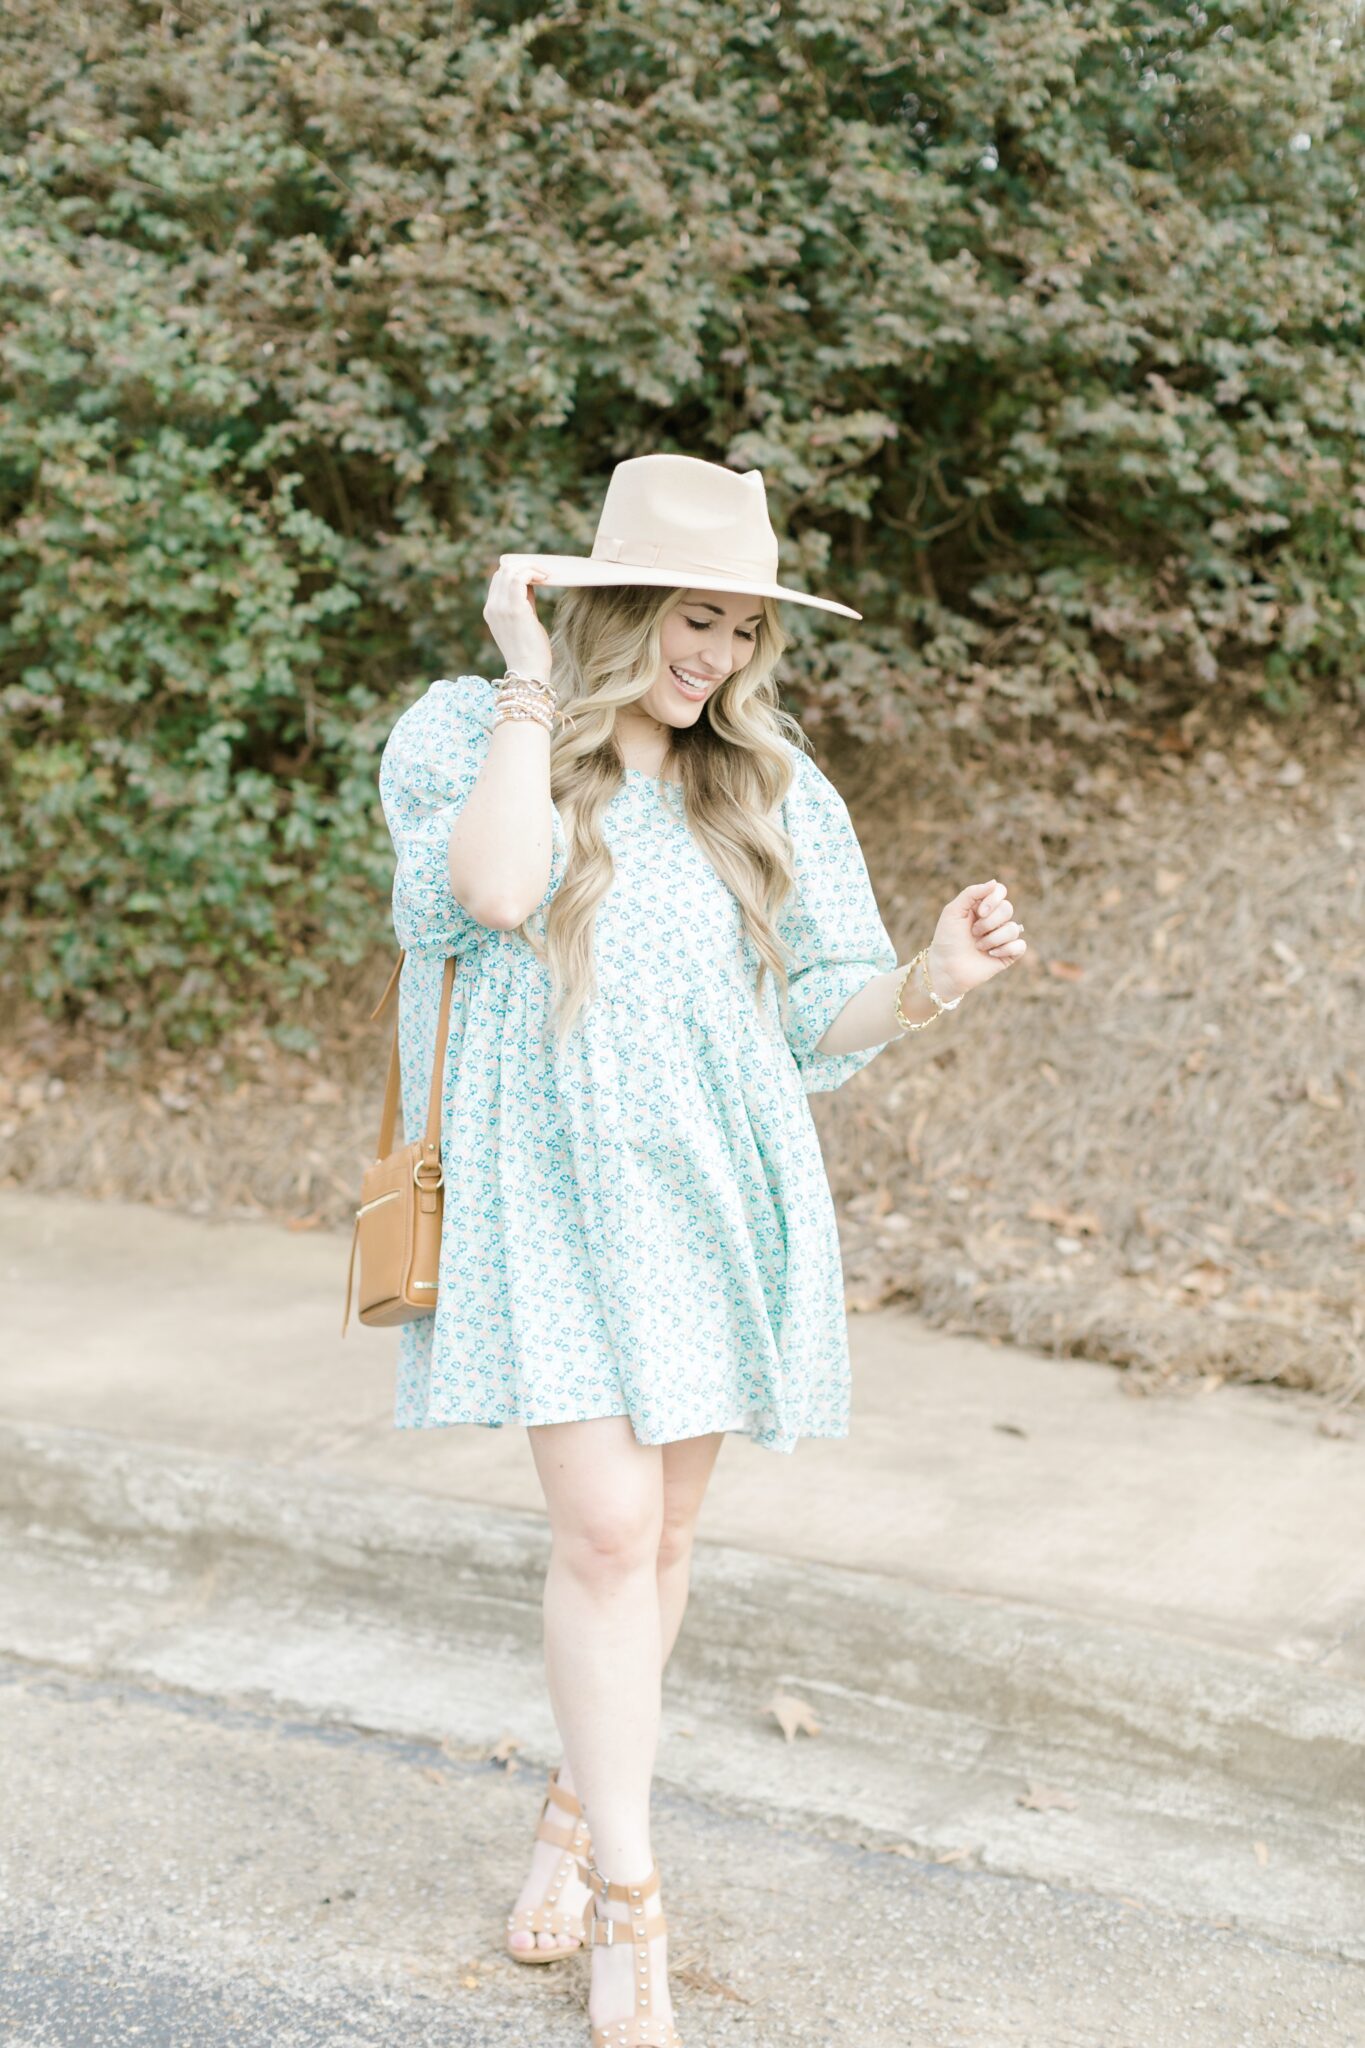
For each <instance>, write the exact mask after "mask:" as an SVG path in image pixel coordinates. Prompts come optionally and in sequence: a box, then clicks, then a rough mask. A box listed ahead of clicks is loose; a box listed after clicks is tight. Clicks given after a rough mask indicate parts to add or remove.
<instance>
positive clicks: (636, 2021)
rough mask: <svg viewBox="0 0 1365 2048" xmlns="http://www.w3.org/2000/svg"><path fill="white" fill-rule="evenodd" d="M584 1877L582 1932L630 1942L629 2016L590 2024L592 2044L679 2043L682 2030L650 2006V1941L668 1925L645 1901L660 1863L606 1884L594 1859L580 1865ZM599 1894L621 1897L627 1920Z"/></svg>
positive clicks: (659, 2047)
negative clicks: (608, 1909)
mask: <svg viewBox="0 0 1365 2048" xmlns="http://www.w3.org/2000/svg"><path fill="white" fill-rule="evenodd" d="M584 1883H585V1884H589V1885H591V1886H592V1897H591V1899H590V1900H589V1901H588V1910H587V1912H586V1913H585V1914H584V1916H583V1922H584V1928H585V1931H586V1933H587V1938H588V1940H589V1941H592V1942H599V1941H602V1942H608V1943H612V1942H615V1941H617V1939H618V1938H619V1940H620V1942H621V1943H622V1944H623V1945H624V1944H625V1943H626V1942H632V1943H633V1944H634V1947H635V1971H634V1976H635V2011H634V2012H633V2013H632V2015H631V2017H630V2018H629V2019H628V2020H608V2021H607V2022H606V2024H605V2025H604V2026H600V2027H598V2026H595V2027H594V2028H593V2030H592V2048H683V2044H682V2036H681V2034H679V2032H678V2030H677V2028H676V2027H675V2026H674V2024H673V2022H672V2020H666V2019H661V2018H659V2017H658V2015H657V2014H655V2013H654V2012H653V2011H651V2009H650V1997H649V1944H650V1942H651V1941H653V1940H654V1938H655V1936H656V1935H659V1934H664V1933H666V1932H667V1931H668V1922H667V1921H666V1920H665V1918H664V1916H663V1914H662V1912H658V1913H654V1914H650V1912H649V1905H650V1901H651V1899H653V1898H654V1897H655V1896H656V1895H657V1893H658V1890H659V1866H658V1864H657V1863H656V1864H654V1865H653V1867H652V1868H651V1870H650V1873H649V1876H648V1877H646V1878H642V1879H641V1881H640V1883H639V1884H611V1883H609V1882H608V1880H607V1878H606V1877H605V1876H604V1875H603V1873H602V1872H601V1871H600V1870H599V1869H598V1868H597V1865H596V1864H595V1863H593V1862H591V1861H589V1862H588V1863H587V1864H586V1866H585V1875H584ZM599 1898H601V1899H609V1898H610V1899H624V1900H625V1901H626V1903H627V1904H628V1905H629V1907H630V1918H629V1920H614V1919H611V1918H609V1917H608V1916H607V1915H606V1914H605V1913H603V1912H602V1911H601V1910H600V1907H599V1904H598V1901H599Z"/></svg>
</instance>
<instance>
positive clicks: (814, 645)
mask: <svg viewBox="0 0 1365 2048" xmlns="http://www.w3.org/2000/svg"><path fill="white" fill-rule="evenodd" d="M1356 15H1357V10H1356V9H1354V8H1350V7H1346V6H1342V7H1340V8H1336V7H1332V6H1328V5H1318V6H1304V5H1297V4H1293V0H1284V4H1275V0H1248V4H1244V5H1236V4H1220V0H1208V4H1207V5H1198V4H1192V5H1190V6H1188V7H1187V8H1186V9H1185V10H1184V11H1182V12H1176V11H1175V10H1174V9H1172V8H1171V7H1169V6H1168V5H1166V4H1165V0H1161V4H1120V0H1092V4H1083V5H1073V4H1063V0H996V4H992V0H971V4H967V0H924V4H919V5H910V4H907V0H772V4H762V0H760V4H759V5H757V6H754V5H751V4H749V0H745V4H738V0H557V4H554V5H550V6H545V7H531V6H526V5H521V4H515V0H484V4H474V0H443V4H442V5H440V6H435V5H422V4H416V0H393V4H387V0H385V4H383V5H380V4H378V0H376V4H373V5H368V6H365V5H358V4H357V5H351V4H345V0H293V4H291V5H290V6H289V7H287V8H276V7H272V6H267V5H263V4H244V5H241V6H235V7H226V8H210V7H208V6H207V5H204V4H199V0H196V4H195V5H193V6H188V5H187V6H184V7H182V6H179V5H177V4H173V0H172V4H165V0H149V4H136V0H104V4H103V5H102V6H101V7H100V8H99V9H91V8H85V9H77V10H74V11H73V10H71V9H67V8H60V7H57V6H56V5H54V4H51V0H27V4H25V0H15V4H13V5H11V6H10V8H9V9H8V10H7V11H6V14H5V18H4V22H3V24H0V52H2V53H3V59H4V65H3V72H0V190H2V192H3V207H2V208H0V280H2V283H3V302H2V303H0V389H2V391H3V397H4V401H5V403H4V408H3V414H2V415H0V705H3V712H4V718H5V730H6V741H5V778H4V787H3V796H2V797H0V885H2V886H3V909H2V911H0V915H2V917H3V925H2V927H0V928H2V929H3V933H4V940H5V954H6V966H5V971H6V973H7V975H8V977H9V984H10V987H11V989H14V988H16V987H21V988H22V989H23V990H24V991H25V992H26V993H27V994H28V995H29V996H30V997H34V998H36V999H37V1000H38V1001H40V1002H41V1003H43V1004H44V1005H45V1006H48V1007H49V1008H50V1009H51V1010H52V1012H53V1013H54V1014H71V1013H72V1012H73V1011H74V1012H83V1013H86V1014H88V1015H89V1016H91V1017H92V1018H94V1019H95V1020H96V1021H98V1022H101V1023H104V1024H108V1025H112V1026H120V1025H121V1026H123V1027H124V1028H125V1029H128V1030H130V1031H131V1032H133V1033H135V1034H136V1033H141V1032H143V1031H150V1030H152V1029H153V1028H154V1027H155V1028H156V1029H157V1030H159V1031H164V1032H166V1033H168V1034H169V1035H170V1036H171V1037H172V1039H174V1040H178V1041H181V1042H184V1041H192V1040H194V1039H202V1038H207V1037H211V1036H213V1035H214V1034H215V1033H216V1032H217V1031H218V1030H219V1029H221V1028H222V1026H223V1025H224V1024H225V1023H226V1022H228V1021H230V1020H232V1019H233V1018H235V1017H236V1016H238V1015H239V1014H240V1013H241V1011H242V1009H243V1007H244V1006H245V1005H247V1004H250V1003H259V1002H260V1001H262V1000H267V1001H268V1003H269V1005H270V1010H271V1014H273V1015H274V1016H275V1017H276V1018H277V1019H278V1020H280V1023H281V1028H282V1029H287V1018H288V1014H289V1004H290V999H291V997H293V996H295V995H297V994H298V992H299V991H300V990H301V989H302V988H304V987H305V986H307V985H308V984H309V983H310V982H315V981H317V980H319V979H320V978H322V977H324V976H325V975H326V973H327V971H328V969H329V966H331V965H332V964H333V963H336V962H338V961H346V960H354V959H357V958H359V957H360V956H361V955H363V954H364V953H365V952H366V951H367V950H368V949H369V947H370V946H372V945H373V944H374V943H375V942H376V940H377V939H378V938H380V937H381V936H382V934H383V932H384V930H385V913H386V900H385V899H386V886H387V875H388V865H387V853H388V848H387V841H386V839H385V837H384V834H383V828H382V821H381V820H380V818H379V815H378V809H377V804H376V801H375V794H374V770H375V764H376V758H377V753H378V749H379V747H380V745H381V744H382V740H383V737H384V734H385V731H386V730H387V726H388V724H389V722H390V721H391V718H392V716H393V714H394V712H395V710H396V709H397V708H398V706H399V705H400V704H401V703H402V702H403V701H406V699H407V698H409V697H410V696H411V695H412V694H413V693H414V692H415V691H416V690H417V689H418V688H420V687H421V686H422V685H423V684H424V683H425V682H426V681H427V680H429V679H430V678H431V677H432V676H433V675H439V674H449V673H452V672H458V671H459V669H461V668H469V667H477V666H481V665H483V664H484V663H485V662H486V661H487V660H489V659H492V658H494V655H493V650H492V649H491V647H490V646H489V643H488V642H487V640H486V636H485V631H484V628H483V625H482V621H481V618H480V611H481V607H482V603H483V596H484V591H485V588H486V582H487V577H488V575H489V573H490V571H491V569H492V567H493V566H494V564H495V563H496V559H497V556H498V554H499V552H501V551H502V550H503V549H505V548H568V549H580V548H581V549H584V550H586V549H587V548H588V546H589V545H590V544H591V539H592V533H593V528H594V525H595V522H596V516H597V510H598V507H599V505H600V502H601V494H602V490H603V488H604V486H605V481H606V477H607V475H608V473H609V471H610V468H611V466H612V464H613V463H614V462H615V461H617V460H619V459H620V458H621V457H622V456H624V455H628V454H635V453H640V452H642V451H644V450H647V449H653V448H677V449H681V450H683V451H685V452H688V453H693V454H700V455H705V456H708V457H710V458H712V459H714V460H717V461H725V462H729V463H733V464H735V465H737V466H740V467H749V466H751V465H756V466H758V467H760V468H762V470H763V471H764V473H765V475H766V477H767V480H768V486H769V493H770V498H771V501H772V504H773V509H774V513H775V516H776V518H777V521H778V523H779V526H780V528H781V530H782V531H783V533H784V535H785V539H784V559H783V566H784V571H785V573H787V574H788V575H789V576H790V577H791V578H792V579H793V580H799V579H801V578H806V579H809V581H810V584H811V586H812V587H816V588H820V589H824V590H828V591H831V592H833V593H835V594H839V595H842V596H844V597H846V598H847V599H848V600H849V601H851V602H852V603H854V604H856V605H857V606H858V607H859V608H860V609H861V610H862V611H863V612H864V614H865V615H866V616H865V622H864V624H863V625H861V626H855V627H852V628H847V629H846V628H845V627H843V626H839V627H837V628H831V627H830V626H829V624H828V622H827V621H823V620H821V619H818V618H816V617H815V616H814V615H812V614H805V615H803V616H802V617H799V618H798V617H793V618H792V620H791V624H792V627H793V629H794V630H796V631H797V632H798V633H799V635H800V638H799V640H798V643H797V645H796V647H795V649H794V650H793V655H792V657H791V660H790V662H789V666H788V671H787V673H788V683H789V687H790V688H791V689H792V691H793V693H794V695H795V697H796V699H797V700H798V705H799V708H800V709H801V710H802V711H803V712H804V713H805V715H806V716H807V718H808V720H809V721H810V722H814V721H817V720H818V719H820V718H821V717H830V718H837V719H839V720H841V721H842V722H843V723H844V724H845V725H846V726H847V727H848V728H849V729H850V730H852V731H853V732H854V733H856V734H859V735H861V736H863V737H873V736H878V737H885V738H889V739H895V738H901V737H905V736H906V735H908V734H910V733H911V732H912V731H913V730H914V728H915V726H916V724H917V723H918V722H919V721H921V720H923V719H925V718H930V717H932V718H947V719H949V720H952V721H955V722H957V723H960V724H962V725H964V726H969V727H971V728H973V729H978V730H980V729H989V728H990V727H991V726H992V725H993V724H996V723H997V722H999V721H1002V720H1006V721H1014V720H1017V719H1019V718H1021V717H1022V718H1028V719H1033V720H1046V721H1048V722H1050V723H1052V724H1053V725H1054V726H1057V727H1060V728H1061V729H1062V730H1064V731H1069V732H1073V733H1079V732H1083V731H1085V730H1087V729H1088V728H1090V727H1092V726H1094V725H1096V724H1101V723H1102V724H1111V725H1112V724H1114V723H1115V722H1121V721H1122V720H1123V719H1124V718H1125V717H1126V716H1128V715H1129V713H1130V711H1135V712H1136V714H1137V715H1139V716H1141V715H1144V714H1145V713H1147V712H1148V711H1149V709H1150V706H1151V704H1152V702H1153V701H1154V700H1155V699H1157V698H1159V699H1160V701H1161V702H1162V703H1163V704H1165V705H1169V704H1171V703H1177V702H1179V701H1180V700H1181V699H1184V700H1187V701H1188V700H1191V699H1194V698H1198V697H1201V696H1204V695H1206V694H1208V693H1212V692H1217V693H1220V694H1224V695H1226V694H1228V693H1229V692H1231V693H1233V694H1234V695H1236V696H1242V697H1245V698H1259V699H1260V700H1262V701H1263V702H1266V703H1268V704H1270V705H1271V706H1273V707H1277V708H1279V709H1281V710H1284V711H1294V710H1295V709H1297V708H1299V707H1302V706H1304V705H1306V704H1309V703H1311V702H1313V701H1314V700H1316V699H1318V698H1320V697H1321V696H1322V695H1323V694H1324V693H1327V694H1330V695H1333V696H1338V697H1341V696H1353V694H1354V693H1355V692H1356V690H1357V689H1358V668H1357V663H1358V653H1357V650H1358V649H1359V647H1360V644H1361V636H1362V627H1365V569H1363V567H1362V538H1361V537H1362V532H1363V531H1365V463H1363V462H1362V446H1361V438H1362V431H1363V430H1365V389H1363V388H1362V383H1361V379H1360V374H1359V366H1360V348H1361V341H1362V275H1363V272H1365V254H1363V253H1362V252H1365V236H1363V235H1362V202H1361V177H1362V168H1361V166H1362V157H1361V137H1362V128H1363V127H1365V124H1363V123H1362V118H1361V117H1362V113H1363V112H1365V105H1363V102H1365V66H1362V63H1361V54H1362V37H1361V31H1360V28H1359V26H1358V25H1357V22H1356Z"/></svg>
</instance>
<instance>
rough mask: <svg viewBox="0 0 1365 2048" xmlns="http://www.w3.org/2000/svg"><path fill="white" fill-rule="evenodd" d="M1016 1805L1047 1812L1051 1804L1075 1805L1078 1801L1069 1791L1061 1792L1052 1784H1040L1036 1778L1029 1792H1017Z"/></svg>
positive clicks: (1038, 1811)
mask: <svg viewBox="0 0 1365 2048" xmlns="http://www.w3.org/2000/svg"><path fill="white" fill-rule="evenodd" d="M1014 1803H1015V1805H1016V1806H1030V1807H1032V1808H1033V1809H1034V1811H1035V1812H1037V1813H1045V1812H1046V1811H1047V1809H1048V1807H1050V1806H1063V1807H1074V1806H1075V1804H1076V1801H1075V1800H1074V1798H1073V1797H1072V1795H1071V1794H1070V1793H1069V1792H1059V1791H1057V1790H1056V1789H1055V1787H1053V1786H1051V1785H1040V1784H1039V1783H1038V1782H1037V1780H1036V1779H1035V1780H1034V1781H1033V1782H1032V1783H1031V1784H1030V1786H1029V1788H1028V1791H1027V1792H1018V1793H1016V1794H1015V1800H1014Z"/></svg>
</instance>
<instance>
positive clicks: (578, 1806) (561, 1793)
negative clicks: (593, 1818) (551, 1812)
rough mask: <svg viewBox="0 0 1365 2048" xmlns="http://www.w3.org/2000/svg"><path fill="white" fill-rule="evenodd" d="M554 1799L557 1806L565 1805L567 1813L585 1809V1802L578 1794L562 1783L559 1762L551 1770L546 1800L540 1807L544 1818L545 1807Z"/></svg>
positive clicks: (579, 1811)
mask: <svg viewBox="0 0 1365 2048" xmlns="http://www.w3.org/2000/svg"><path fill="white" fill-rule="evenodd" d="M552 1799H553V1800H554V1803H555V1805H556V1806H562V1807H563V1809H564V1811H565V1813H582V1811H583V1802H582V1801H581V1800H580V1799H579V1797H578V1794H577V1793H576V1792H570V1791H569V1790H568V1788H567V1787H566V1786H564V1785H561V1784H560V1782H559V1766H558V1764H556V1765H555V1767H554V1769H553V1770H552V1771H551V1773H550V1779H549V1783H548V1784H547V1785H546V1787H545V1801H544V1804H543V1805H542V1807H541V1809H540V1813H541V1818H542V1820H543V1819H544V1817H545V1808H546V1807H547V1806H548V1805H549V1803H550V1801H551V1800H552Z"/></svg>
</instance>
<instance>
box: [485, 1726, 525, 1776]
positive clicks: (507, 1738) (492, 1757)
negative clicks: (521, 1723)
mask: <svg viewBox="0 0 1365 2048" xmlns="http://www.w3.org/2000/svg"><path fill="white" fill-rule="evenodd" d="M520 1748H521V1743H520V1742H519V1741H518V1739H517V1737H516V1736H515V1735H510V1734H507V1733H506V1732H504V1733H503V1734H501V1735H500V1736H499V1737H498V1739H497V1741H496V1742H495V1743H494V1744H493V1747H492V1748H491V1749H490V1750H487V1751H486V1752H485V1756H486V1760H487V1761H488V1762H489V1763H490V1764H504V1765H505V1766H506V1768H507V1775H508V1777H509V1778H510V1777H511V1775H512V1773H513V1771H515V1770H517V1769H518V1768H519V1766H518V1764H517V1760H516V1758H515V1756H513V1754H512V1752H513V1750H516V1749H520Z"/></svg>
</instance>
